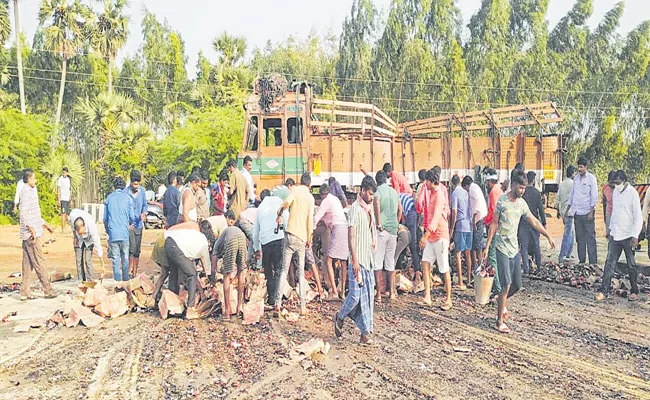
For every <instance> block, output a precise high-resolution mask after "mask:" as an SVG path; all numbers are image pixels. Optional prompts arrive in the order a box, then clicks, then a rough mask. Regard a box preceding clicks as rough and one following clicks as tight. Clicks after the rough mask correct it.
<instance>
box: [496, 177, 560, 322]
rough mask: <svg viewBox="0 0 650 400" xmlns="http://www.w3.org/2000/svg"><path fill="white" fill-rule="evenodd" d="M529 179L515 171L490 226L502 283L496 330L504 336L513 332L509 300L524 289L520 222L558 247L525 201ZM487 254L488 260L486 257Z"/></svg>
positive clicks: (552, 245)
mask: <svg viewBox="0 0 650 400" xmlns="http://www.w3.org/2000/svg"><path fill="white" fill-rule="evenodd" d="M526 184H527V182H526V175H525V174H524V171H522V170H513V171H512V174H511V175H510V189H511V190H510V191H509V192H508V194H505V195H503V196H501V198H499V200H498V202H497V204H496V209H495V212H494V219H493V220H492V223H491V224H490V230H489V234H488V240H487V247H488V248H489V247H490V245H491V244H492V241H493V240H494V243H495V245H496V258H497V273H498V274H499V282H500V283H501V293H500V294H499V297H498V314H497V323H496V329H497V330H498V331H499V332H501V333H510V328H508V326H507V325H506V324H505V321H507V320H508V318H509V313H508V312H507V309H506V299H508V298H509V297H512V296H513V295H514V294H515V293H517V291H519V289H520V288H521V285H522V280H521V256H520V253H519V243H518V238H517V229H518V227H519V220H520V219H521V218H522V217H523V218H526V219H527V220H528V223H530V225H531V226H532V228H533V229H535V230H536V231H537V232H539V233H541V234H542V235H544V237H546V238H547V239H548V242H549V244H550V246H551V249H555V243H553V240H552V239H551V237H550V235H549V234H548V232H547V231H546V229H545V228H544V226H543V225H542V224H541V222H539V220H538V219H537V218H535V217H534V216H533V214H532V213H531V212H530V210H529V209H528V204H526V202H525V201H524V199H523V198H522V196H523V194H524V191H525V190H526ZM487 252H488V251H487V250H486V251H485V253H486V254H485V257H487Z"/></svg>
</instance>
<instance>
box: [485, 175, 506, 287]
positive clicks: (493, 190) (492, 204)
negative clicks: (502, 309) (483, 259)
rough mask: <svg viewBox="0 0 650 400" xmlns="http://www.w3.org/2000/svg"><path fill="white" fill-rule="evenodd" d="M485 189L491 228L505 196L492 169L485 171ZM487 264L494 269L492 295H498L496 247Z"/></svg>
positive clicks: (491, 247)
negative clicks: (498, 205) (500, 199)
mask: <svg viewBox="0 0 650 400" xmlns="http://www.w3.org/2000/svg"><path fill="white" fill-rule="evenodd" d="M485 187H486V188H487V190H488V193H489V195H488V196H489V198H488V200H489V201H488V213H487V216H486V217H485V226H488V227H489V226H490V224H491V223H492V220H493V219H494V210H495V209H496V207H497V202H498V201H499V198H500V197H501V196H503V190H502V188H501V185H499V179H498V177H497V172H496V171H495V170H493V169H492V168H489V169H487V170H485ZM487 264H488V265H491V266H492V267H494V284H493V285H492V293H494V294H498V293H500V292H501V284H500V282H499V274H498V273H497V250H496V247H495V246H490V249H489V250H488V258H487Z"/></svg>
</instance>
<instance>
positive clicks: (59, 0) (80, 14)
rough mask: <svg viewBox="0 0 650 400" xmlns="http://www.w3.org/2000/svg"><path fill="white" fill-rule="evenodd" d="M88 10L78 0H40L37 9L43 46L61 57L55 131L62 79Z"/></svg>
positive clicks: (62, 86) (62, 89) (80, 35)
mask: <svg viewBox="0 0 650 400" xmlns="http://www.w3.org/2000/svg"><path fill="white" fill-rule="evenodd" d="M90 14H91V12H90V9H88V8H87V7H86V6H84V5H82V4H81V3H80V2H79V0H75V2H74V3H70V2H69V1H68V0H43V1H42V3H41V8H40V10H39V11H38V22H39V24H40V25H41V26H45V25H46V23H47V22H48V21H49V25H47V26H45V28H44V29H43V33H44V35H45V46H46V47H48V48H49V49H50V50H52V51H54V52H56V53H58V54H59V56H61V86H60V88H59V102H58V105H57V107H56V117H55V119H54V132H58V128H59V121H60V120H61V107H62V106H63V93H64V91H65V78H66V71H67V67H68V60H69V59H70V58H72V57H74V56H75V55H76V54H77V49H78V48H79V46H80V44H81V43H82V41H83V30H84V26H85V21H86V20H87V19H88V18H90Z"/></svg>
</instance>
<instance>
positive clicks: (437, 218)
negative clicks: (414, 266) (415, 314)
mask: <svg viewBox="0 0 650 400" xmlns="http://www.w3.org/2000/svg"><path fill="white" fill-rule="evenodd" d="M426 185H427V189H428V190H429V192H430V193H431V199H430V201H429V204H428V205H427V213H426V215H427V217H428V219H426V220H425V221H424V227H425V228H426V230H425V232H424V235H423V236H422V239H421V240H420V248H422V249H423V250H424V251H423V253H422V274H423V275H424V303H425V304H426V305H431V265H433V263H435V262H437V263H438V271H439V272H440V273H441V274H442V275H443V277H444V281H445V294H446V298H445V302H444V303H443V304H442V306H441V307H440V308H442V309H443V310H444V311H447V310H449V309H451V274H450V272H449V217H448V215H449V214H448V211H449V202H448V200H447V196H445V189H444V186H443V185H442V184H441V183H440V172H439V170H437V169H432V170H430V171H427V174H426Z"/></svg>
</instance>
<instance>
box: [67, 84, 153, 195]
mask: <svg viewBox="0 0 650 400" xmlns="http://www.w3.org/2000/svg"><path fill="white" fill-rule="evenodd" d="M75 111H76V112H77V113H78V114H79V115H80V116H81V118H82V119H83V120H84V121H85V123H86V124H87V125H88V134H89V135H91V136H95V137H98V138H99V141H97V142H95V143H94V144H95V146H96V151H97V153H96V154H97V157H96V158H95V159H94V160H91V161H90V162H91V168H95V169H97V168H99V181H100V186H101V187H102V189H104V192H105V193H106V191H110V178H112V177H113V176H114V174H115V173H116V172H118V171H120V170H119V167H120V166H121V165H122V164H132V163H133V162H132V158H131V157H130V156H129V154H132V153H130V152H129V154H125V155H124V157H126V158H128V159H129V160H130V161H129V162H125V163H121V162H120V158H119V155H116V152H117V153H119V152H120V151H121V150H123V149H125V147H124V146H125V145H128V146H134V145H135V143H134V141H135V140H136V139H135V138H147V137H146V135H142V127H141V124H140V123H139V122H141V121H139V120H138V118H139V115H140V113H139V110H138V108H137V107H136V105H135V102H134V101H133V100H132V99H131V98H129V97H126V96H123V95H119V94H112V95H109V94H108V93H101V94H100V95H98V96H97V97H96V98H95V99H92V100H91V99H89V98H85V99H82V100H80V101H79V103H78V104H77V105H76V106H75ZM132 124H137V125H138V129H136V130H133V128H131V125H132ZM147 139H148V138H147ZM120 140H123V143H122V142H120ZM95 146H92V145H91V146H90V149H89V150H91V151H92V150H94V149H93V147H95ZM138 149H139V150H141V148H140V147H138ZM140 155H141V156H142V157H143V158H145V157H146V153H141V154H140Z"/></svg>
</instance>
